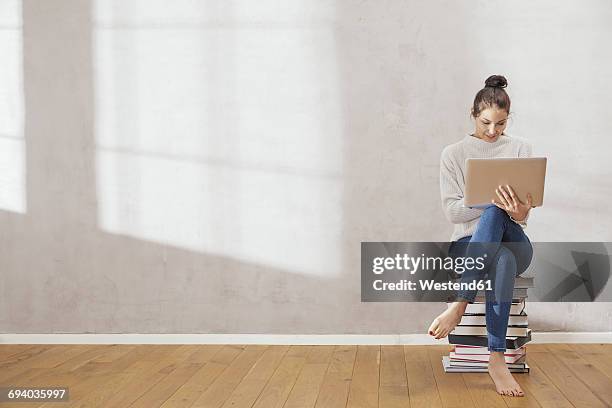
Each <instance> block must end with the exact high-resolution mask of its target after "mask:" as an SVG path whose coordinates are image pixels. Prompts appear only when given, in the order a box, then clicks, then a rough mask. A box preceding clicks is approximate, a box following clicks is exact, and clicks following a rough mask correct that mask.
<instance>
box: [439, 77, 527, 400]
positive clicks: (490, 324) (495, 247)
mask: <svg viewBox="0 0 612 408" xmlns="http://www.w3.org/2000/svg"><path fill="white" fill-rule="evenodd" d="M506 86H507V81H506V78H504V77H503V76H500V75H493V76H490V77H489V78H487V80H486V81H485V87H484V88H483V89H481V90H480V91H479V92H478V93H477V94H476V97H475V98H474V104H473V107H472V112H471V116H472V117H473V118H474V120H475V122H476V123H475V129H474V133H473V134H470V135H466V136H465V137H464V138H463V139H462V140H461V141H459V142H457V143H454V144H451V145H449V146H447V147H446V148H445V149H444V150H443V151H442V157H441V162H440V191H441V194H442V204H443V208H444V212H445V215H446V217H447V218H448V220H449V221H450V222H452V223H453V224H454V226H455V227H454V231H453V234H452V236H451V241H452V242H451V246H450V248H449V256H454V257H458V256H462V257H465V256H471V257H477V256H484V257H485V259H487V261H486V262H485V268H484V269H482V270H480V271H478V270H476V269H472V270H469V271H466V272H464V273H463V275H462V277H461V281H462V282H464V281H466V282H467V281H472V280H474V279H477V280H478V279H483V278H486V279H490V280H491V286H492V288H493V290H492V291H486V322H487V333H488V336H487V337H488V349H489V351H490V354H491V355H490V358H489V365H488V370H489V374H490V376H491V378H492V379H493V382H494V383H495V386H496V388H497V392H499V393H500V394H503V395H509V396H523V395H524V394H523V390H522V389H521V387H520V386H519V384H518V383H517V382H516V380H515V379H514V378H513V377H512V374H511V373H510V371H509V370H508V368H507V367H506V363H505V359H504V352H505V351H506V329H507V325H508V317H509V314H510V305H511V303H512V290H513V288H514V279H515V277H516V276H518V275H520V274H521V273H523V272H524V271H525V270H526V269H527V267H528V266H529V264H530V262H531V258H532V256H533V249H532V247H531V242H530V241H529V238H527V235H525V232H524V228H526V226H527V219H528V217H529V211H530V209H531V204H532V197H531V195H530V194H528V195H527V197H526V198H525V200H524V201H522V200H520V199H519V197H517V195H516V194H515V193H514V191H513V190H512V187H511V186H508V185H506V186H499V187H498V188H497V191H496V195H497V200H493V201H492V203H491V205H489V206H488V207H486V208H484V209H471V208H467V207H464V206H463V196H464V187H465V184H464V182H465V180H464V174H465V159H467V158H494V157H530V156H531V145H530V144H529V143H528V142H527V141H526V140H524V139H521V138H518V137H511V136H509V135H507V134H506V133H504V130H505V129H506V124H507V121H508V115H509V114H510V98H509V97H508V94H507V93H506V91H505V90H504V88H505V87H506ZM505 242H512V243H513V244H502V243H505ZM475 297H476V291H461V292H459V293H458V296H457V301H455V302H453V303H452V304H451V305H450V307H449V308H448V309H447V310H446V311H444V312H443V313H442V314H440V315H439V316H438V317H436V318H435V319H434V321H433V323H432V324H431V326H430V327H429V334H430V335H432V336H434V337H435V338H437V339H440V338H444V337H446V336H447V335H448V333H450V332H451V331H452V330H453V329H454V328H455V326H456V325H457V324H459V322H460V321H461V317H462V316H463V313H464V311H465V308H466V306H467V304H468V302H473V301H474V298H475Z"/></svg>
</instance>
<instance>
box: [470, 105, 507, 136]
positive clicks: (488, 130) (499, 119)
mask: <svg viewBox="0 0 612 408" xmlns="http://www.w3.org/2000/svg"><path fill="white" fill-rule="evenodd" d="M475 121H476V129H475V130H474V136H476V137H477V138H479V139H482V140H484V141H487V142H490V143H493V142H495V141H496V140H497V139H499V136H500V135H501V134H502V133H504V130H505V129H506V124H507V123H508V112H506V111H505V110H503V109H499V108H497V107H493V108H486V109H483V110H481V111H480V114H479V115H478V116H477V117H476V119H475Z"/></svg>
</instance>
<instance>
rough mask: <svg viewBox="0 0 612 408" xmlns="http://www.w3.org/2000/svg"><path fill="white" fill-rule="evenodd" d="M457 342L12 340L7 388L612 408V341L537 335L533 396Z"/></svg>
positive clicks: (248, 400) (92, 400)
mask: <svg viewBox="0 0 612 408" xmlns="http://www.w3.org/2000/svg"><path fill="white" fill-rule="evenodd" d="M448 351H449V346H266V345H246V346H244V345H0V387H2V386H18V387H36V386H58V387H59V386H65V387H69V389H70V401H69V402H63V403H58V402H54V403H47V404H46V405H43V404H36V403H13V404H9V403H0V408H4V407H9V406H14V407H18V408H26V407H38V406H45V407H65V406H71V407H72V406H75V407H146V408H152V407H164V408H168V407H223V408H226V407H255V408H274V407H278V408H280V407H284V408H306V407H316V408H330V407H381V408H382V407H384V408H392V407H393V408H395V407H412V408H414V407H428V408H429V407H458V408H467V407H487V408H488V407H523V406H525V407H555V408H558V407H612V345H610V344H606V345H604V344H571V345H564V344H554V345H551V344H532V345H528V346H527V362H528V364H529V365H530V366H531V373H529V374H517V375H516V378H517V380H518V381H519V383H520V384H521V386H522V387H523V390H524V391H525V397H523V398H511V397H501V396H499V395H498V394H497V393H496V392H495V391H494V389H493V384H492V382H491V380H490V378H489V376H488V374H486V373H484V374H459V373H448V374H445V373H444V371H443V370H442V364H441V356H442V355H443V354H446V353H447V352H448Z"/></svg>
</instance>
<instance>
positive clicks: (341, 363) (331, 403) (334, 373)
mask: <svg viewBox="0 0 612 408" xmlns="http://www.w3.org/2000/svg"><path fill="white" fill-rule="evenodd" d="M356 356H357V346H354V345H339V346H336V347H335V349H334V353H333V355H332V358H331V361H330V363H329V366H328V367H327V371H326V372H325V377H324V378H323V383H322V384H321V388H320V390H319V395H318V396H317V401H316V402H315V408H345V407H346V403H347V400H348V395H349V390H350V385H351V380H352V377H353V368H354V365H355V357H356Z"/></svg>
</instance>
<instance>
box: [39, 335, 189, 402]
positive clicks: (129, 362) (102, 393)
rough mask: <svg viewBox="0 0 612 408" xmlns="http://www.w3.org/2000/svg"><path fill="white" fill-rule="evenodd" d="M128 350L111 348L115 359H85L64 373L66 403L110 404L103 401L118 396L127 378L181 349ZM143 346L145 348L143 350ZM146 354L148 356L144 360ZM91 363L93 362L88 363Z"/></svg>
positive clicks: (145, 371)
mask: <svg viewBox="0 0 612 408" xmlns="http://www.w3.org/2000/svg"><path fill="white" fill-rule="evenodd" d="M124 350H130V349H124ZM131 350H132V351H129V352H128V353H127V354H124V356H123V357H119V355H118V354H115V353H114V351H111V352H112V353H113V354H114V358H115V361H112V362H103V363H88V364H86V365H83V366H81V367H79V368H77V369H76V370H72V371H70V372H67V373H65V374H66V375H67V377H66V378H64V380H63V381H64V383H65V384H66V386H68V387H69V390H70V401H69V403H68V404H67V405H66V406H68V407H81V406H92V405H93V406H112V405H105V403H106V402H109V401H112V399H113V398H117V394H118V393H120V390H121V389H123V388H124V387H126V386H127V384H129V383H130V382H132V381H134V382H138V381H140V377H142V376H146V375H148V374H150V372H151V371H152V370H154V369H155V368H156V364H157V361H163V359H164V358H167V359H171V358H173V353H172V351H173V350H174V351H177V350H180V348H179V347H176V346H174V349H168V348H164V347H162V346H153V347H151V346H148V345H147V346H143V350H142V351H140V352H135V350H133V348H131ZM144 350H148V352H147V353H143V351H144ZM145 356H147V357H150V358H149V359H148V360H145V359H144V357H145ZM155 358H156V359H157V361H156V360H155ZM90 364H93V365H92V366H89V365H90ZM92 368H95V369H92ZM60 373H61V372H60ZM48 374H49V375H54V374H55V375H56V374H57V373H56V372H54V371H53V370H52V371H51V372H49V373H48ZM72 376H74V377H72ZM38 380H39V381H41V380H42V381H48V379H45V378H42V377H41V378H38ZM56 405H57V404H56V403H52V402H49V403H47V404H44V405H42V407H45V408H49V407H51V408H53V407H55V406H56Z"/></svg>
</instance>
